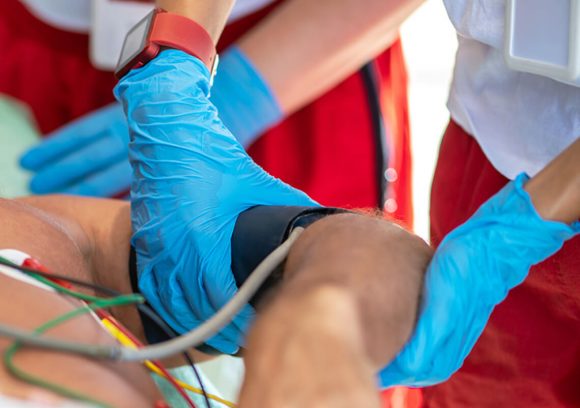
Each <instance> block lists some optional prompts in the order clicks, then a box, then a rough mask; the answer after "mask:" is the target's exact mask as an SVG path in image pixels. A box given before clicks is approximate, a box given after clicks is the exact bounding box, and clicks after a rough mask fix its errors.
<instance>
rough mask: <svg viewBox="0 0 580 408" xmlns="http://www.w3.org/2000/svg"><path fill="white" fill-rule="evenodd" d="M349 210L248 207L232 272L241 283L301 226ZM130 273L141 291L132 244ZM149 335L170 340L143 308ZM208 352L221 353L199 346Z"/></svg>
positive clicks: (257, 298)
mask: <svg viewBox="0 0 580 408" xmlns="http://www.w3.org/2000/svg"><path fill="white" fill-rule="evenodd" d="M343 212H346V211H345V210H341V209H338V208H323V207H291V206H257V207H253V208H250V209H249V210H246V211H244V212H243V213H242V214H240V216H239V217H238V220H237V222H236V226H235V228H234V232H233V235H232V272H233V274H234V277H235V280H236V284H237V285H238V287H240V286H241V285H242V284H243V283H244V282H245V281H246V279H247V278H248V277H249V276H250V275H251V274H252V272H253V271H254V269H256V267H257V266H258V265H259V264H260V262H262V261H263V260H264V259H265V258H266V257H267V256H268V255H269V254H270V253H271V252H272V251H274V250H275V249H276V248H278V247H279V246H280V244H282V243H283V242H284V241H285V240H286V239H287V238H288V236H289V235H290V233H291V232H292V230H293V229H294V228H297V227H302V228H306V227H308V226H309V225H311V224H313V223H314V222H316V221H318V220H320V219H322V218H325V217H327V216H329V215H333V214H339V213H343ZM283 268H284V266H283V265H280V266H279V267H278V268H277V269H276V270H275V271H274V273H273V274H272V275H270V277H269V278H268V279H267V280H266V281H265V282H264V284H263V285H262V286H261V287H260V289H259V290H258V292H257V293H256V295H254V297H253V298H252V299H251V300H250V304H251V305H252V306H254V307H258V305H259V304H260V302H262V301H263V300H264V299H265V297H266V296H267V294H268V293H271V292H272V289H273V288H275V287H276V286H278V285H279V284H280V282H281V281H282V273H283ZM129 274H130V278H131V286H132V289H133V292H135V293H140V291H139V284H138V279H137V257H136V254H135V250H134V249H133V248H131V256H130V258H129ZM139 314H140V316H141V321H142V323H143V328H144V331H145V336H146V337H147V341H148V342H149V343H150V344H155V343H159V342H162V341H166V340H169V336H167V335H166V334H165V333H163V331H161V330H160V329H159V328H158V327H157V325H156V324H155V323H154V322H153V321H152V320H151V319H150V318H149V317H148V316H146V315H145V314H143V313H141V311H139ZM198 349H199V350H200V351H202V352H205V353H208V354H219V353H216V350H214V349H213V348H211V347H209V346H202V347H198Z"/></svg>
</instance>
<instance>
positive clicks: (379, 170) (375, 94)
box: [360, 61, 389, 210]
mask: <svg viewBox="0 0 580 408" xmlns="http://www.w3.org/2000/svg"><path fill="white" fill-rule="evenodd" d="M360 73H361V76H362V80H363V84H364V87H365V91H366V94H367V102H368V105H369V114H370V119H371V125H372V133H373V134H372V137H373V143H374V145H375V163H376V164H375V177H376V181H377V189H378V193H379V194H378V203H377V204H378V208H379V209H380V210H382V209H383V208H384V206H385V199H386V196H387V189H388V187H389V184H388V181H387V178H386V174H385V172H386V171H387V168H388V166H389V145H388V140H387V132H386V128H385V124H384V121H383V113H382V110H381V97H380V95H379V85H378V79H377V68H376V66H375V63H374V62H373V61H371V62H369V63H368V64H366V65H365V66H364V67H363V68H361V70H360Z"/></svg>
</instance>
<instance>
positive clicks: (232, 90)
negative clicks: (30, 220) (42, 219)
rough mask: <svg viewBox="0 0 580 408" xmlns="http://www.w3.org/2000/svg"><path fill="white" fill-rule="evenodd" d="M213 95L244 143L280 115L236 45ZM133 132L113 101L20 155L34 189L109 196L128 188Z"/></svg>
mask: <svg viewBox="0 0 580 408" xmlns="http://www.w3.org/2000/svg"><path fill="white" fill-rule="evenodd" d="M211 100H212V102H213V103H214V105H216V107H217V108H218V111H219V115H220V118H221V119H222V121H223V122H224V124H225V125H226V126H227V127H228V128H229V129H230V130H231V131H232V133H233V134H234V135H235V136H236V137H237V138H238V140H239V141H240V143H242V145H243V146H244V147H247V146H249V145H250V144H251V143H252V142H253V141H254V140H255V139H256V138H257V137H259V136H260V135H261V134H262V133H263V132H264V131H266V130H267V129H268V128H269V127H271V126H272V125H274V124H275V123H277V122H278V121H279V120H281V119H282V116H283V115H282V112H281V110H280V107H279V106H278V103H277V102H276V99H275V97H274V95H273V94H272V92H271V90H270V89H269V87H268V85H267V84H266V83H265V82H264V80H263V79H262V77H261V76H260V74H259V73H258V72H257V70H256V68H255V67H254V66H253V65H252V63H251V62H250V61H249V60H248V58H247V57H246V56H245V55H244V54H243V52H242V51H241V50H240V49H239V48H237V47H232V48H230V49H229V50H227V51H226V52H225V53H223V54H222V58H221V63H220V66H219V67H218V74H217V76H216V81H215V84H214V87H213V89H212V92H211ZM128 142H129V132H128V129H127V121H126V119H125V115H124V112H123V109H122V108H121V106H120V105H119V104H116V103H115V104H112V105H110V106H107V107H105V108H103V109H100V110H98V111H96V112H93V113H91V114H88V115H86V116H84V117H82V118H80V119H78V120H76V121H74V122H72V123H70V124H68V125H66V126H64V127H62V128H61V129H59V130H57V131H55V132H53V133H52V134H50V135H49V136H48V137H47V138H46V139H44V140H43V141H42V142H40V143H39V144H38V145H37V146H35V147H34V148H32V149H30V150H29V151H28V152H26V153H25V155H24V156H23V157H22V158H21V166H22V167H23V168H25V169H27V170H30V171H33V172H35V173H36V174H35V175H34V177H33V178H32V180H31V184H30V189H31V191H32V192H33V193H35V194H48V193H67V194H79V195H85V196H96V197H108V196H112V195H115V194H118V193H121V192H124V191H127V190H128V189H129V186H130V183H131V166H130V165H129V162H128V160H127V155H128V148H127V145H128Z"/></svg>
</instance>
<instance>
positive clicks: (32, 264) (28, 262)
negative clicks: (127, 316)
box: [22, 258, 197, 408]
mask: <svg viewBox="0 0 580 408" xmlns="http://www.w3.org/2000/svg"><path fill="white" fill-rule="evenodd" d="M22 266H24V267H27V268H30V269H34V270H37V271H39V272H44V273H47V274H50V271H49V270H48V268H46V267H45V266H44V265H42V264H41V263H40V262H39V261H38V260H37V259H34V258H26V259H25V260H24V262H23V263H22ZM48 279H50V280H51V281H53V282H54V283H56V284H57V285H60V286H63V287H65V288H67V289H72V288H73V287H72V285H71V284H70V283H68V282H64V281H61V280H59V279H54V278H48ZM96 313H97V316H99V318H100V319H107V320H108V321H109V322H111V324H112V325H113V326H115V328H116V329H117V330H119V331H120V332H121V333H123V334H124V335H125V336H127V338H128V339H129V340H131V341H132V342H133V343H135V345H136V346H137V347H138V348H141V347H143V343H141V342H140V341H139V339H137V338H136V337H135V336H134V335H133V333H131V332H130V331H129V330H127V329H126V328H125V327H124V326H123V325H121V323H119V322H118V321H117V320H116V319H115V318H114V317H113V316H111V314H110V313H108V312H106V311H104V310H97V311H96ZM151 363H152V364H153V365H154V366H155V367H157V369H158V370H159V371H161V372H162V373H163V375H164V376H165V379H166V380H167V381H169V383H170V384H171V385H172V386H173V388H175V390H176V391H177V392H178V393H179V395H181V396H182V397H183V399H184V400H185V402H186V403H187V405H189V407H190V408H197V407H196V405H195V403H194V402H193V401H192V400H191V398H190V397H189V395H188V394H187V392H186V391H185V390H184V389H183V387H181V386H180V385H179V384H178V383H177V381H176V380H175V378H174V377H173V376H172V375H171V374H170V373H169V371H167V370H166V369H165V367H164V366H163V365H162V364H161V363H160V362H159V361H152V362H151ZM160 403H163V401H159V402H158V403H157V404H156V406H163V404H160Z"/></svg>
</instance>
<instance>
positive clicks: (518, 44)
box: [505, 0, 580, 87]
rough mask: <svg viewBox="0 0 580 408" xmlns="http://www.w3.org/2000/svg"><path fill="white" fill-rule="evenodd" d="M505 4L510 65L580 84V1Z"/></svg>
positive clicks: (519, 0) (515, 0)
mask: <svg viewBox="0 0 580 408" xmlns="http://www.w3.org/2000/svg"><path fill="white" fill-rule="evenodd" d="M506 7H507V9H506V38H505V57H506V61H507V65H508V66H509V67H510V68H511V69H513V70H516V71H523V72H529V73H532V74H536V75H542V76H546V77H549V78H552V79H555V80H556V81H560V82H564V83H567V84H569V85H573V86H578V87H580V0H507V2H506Z"/></svg>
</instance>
